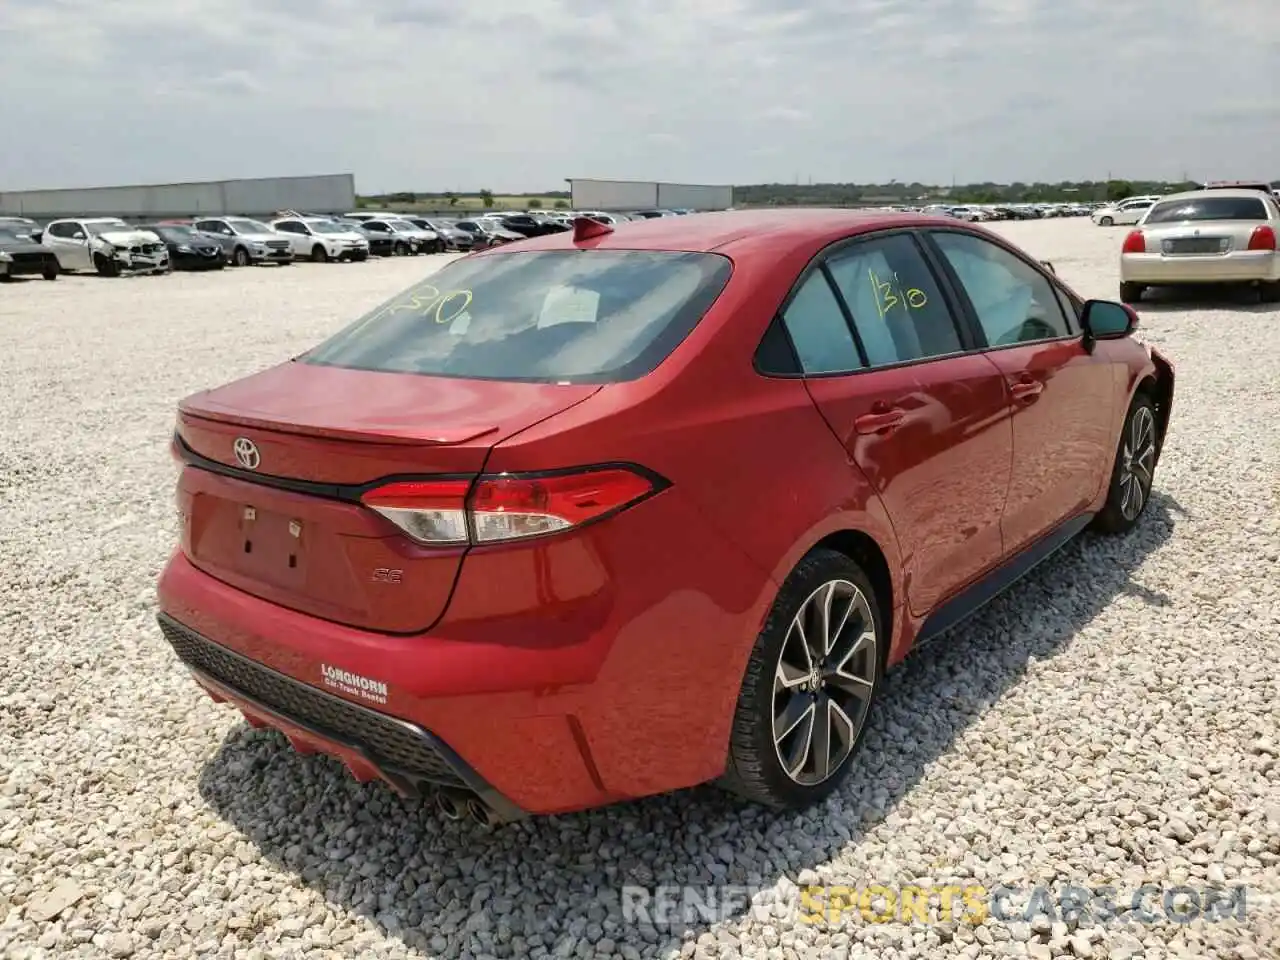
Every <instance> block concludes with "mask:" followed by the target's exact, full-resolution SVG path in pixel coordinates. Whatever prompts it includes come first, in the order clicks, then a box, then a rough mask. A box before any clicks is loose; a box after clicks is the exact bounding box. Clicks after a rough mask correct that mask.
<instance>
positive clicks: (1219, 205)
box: [1146, 197, 1267, 223]
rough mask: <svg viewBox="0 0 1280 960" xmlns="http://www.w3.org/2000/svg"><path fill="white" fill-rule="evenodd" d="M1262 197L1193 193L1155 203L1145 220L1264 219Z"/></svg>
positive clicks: (1172, 221) (1264, 206) (1264, 207)
mask: <svg viewBox="0 0 1280 960" xmlns="http://www.w3.org/2000/svg"><path fill="white" fill-rule="evenodd" d="M1266 219H1267V207H1266V204H1265V203H1264V202H1263V201H1262V198H1261V197H1196V198H1195V199H1193V200H1169V201H1166V202H1165V203H1158V204H1156V205H1155V206H1154V207H1152V208H1151V212H1150V213H1148V214H1147V221H1146V222H1147V223H1179V222H1182V221H1185V220H1266Z"/></svg>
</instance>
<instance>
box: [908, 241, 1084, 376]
mask: <svg viewBox="0 0 1280 960" xmlns="http://www.w3.org/2000/svg"><path fill="white" fill-rule="evenodd" d="M924 232H925V236H923V237H922V238H921V239H922V240H923V241H924V242H925V243H926V244H927V245H928V246H929V247H931V248H932V249H933V250H934V251H935V252H936V256H937V258H938V266H939V268H940V269H942V270H945V271H946V273H947V277H948V278H949V280H950V281H951V283H952V284H953V285H954V289H955V290H956V293H957V295H958V296H959V297H960V300H961V304H962V309H963V311H964V313H965V315H966V317H967V320H968V324H969V327H970V331H971V333H972V334H973V336H974V337H975V339H976V340H977V341H978V342H979V343H981V344H982V347H981V348H980V351H979V352H981V353H991V352H994V351H997V350H1016V349H1018V348H1019V347H1029V346H1034V345H1036V344H1042V343H1065V342H1066V341H1068V340H1080V339H1081V337H1082V334H1081V333H1079V332H1072V333H1068V334H1067V335H1066V336H1062V337H1045V338H1044V339H1042V340H1019V341H1018V342H1017V343H1001V344H992V343H989V342H988V341H987V332H986V330H984V329H983V328H982V321H981V320H980V319H979V318H978V311H977V308H976V307H974V305H973V301H972V300H970V299H969V293H968V291H966V290H965V289H964V284H963V283H962V282H961V281H960V275H959V274H958V273H956V271H955V268H954V267H953V266H951V262H950V261H949V260H947V255H946V253H945V252H944V251H943V249H942V246H941V245H940V244H939V243H938V242H937V240H935V239H934V235H935V234H940V233H957V234H960V235H961V236H966V237H970V238H972V239H974V240H978V241H985V242H987V243H989V244H991V245H992V246H993V247H997V248H998V249H1000V250H1003V251H1005V252H1006V253H1008V254H1009V255H1010V256H1011V257H1013V258H1014V259H1015V260H1020V261H1021V262H1022V263H1024V264H1025V265H1026V266H1027V267H1029V268H1030V269H1032V270H1034V271H1035V272H1036V274H1038V275H1039V276H1040V277H1042V278H1043V279H1044V281H1045V283H1047V284H1049V287H1050V289H1052V290H1053V293H1054V297H1053V299H1054V303H1055V304H1056V306H1057V308H1058V312H1059V313H1060V314H1062V319H1063V320H1064V321H1065V323H1066V327H1067V329H1068V330H1071V329H1072V327H1073V326H1076V325H1077V324H1072V323H1071V320H1070V318H1069V317H1068V315H1067V314H1066V312H1065V311H1063V309H1062V301H1061V297H1060V296H1059V294H1060V293H1061V294H1062V295H1065V296H1067V299H1069V300H1071V301H1072V303H1074V302H1075V301H1074V298H1072V297H1070V296H1069V295H1068V294H1067V292H1066V290H1065V289H1062V288H1061V284H1059V283H1057V282H1055V280H1054V278H1053V275H1052V274H1050V273H1049V272H1048V271H1047V270H1045V269H1044V267H1042V266H1041V265H1040V264H1038V263H1036V262H1035V261H1033V260H1032V259H1031V258H1030V257H1028V256H1027V255H1026V254H1023V253H1022V252H1020V251H1018V250H1016V249H1014V248H1013V247H1011V246H1010V245H1009V244H1006V243H1004V242H1003V241H1002V240H1001V238H998V237H992V236H989V235H987V234H985V233H979V232H978V231H976V230H965V229H963V228H959V229H957V228H955V227H951V226H945V227H944V226H938V227H926V228H925V231H924ZM1078 319H1079V318H1078V317H1077V320H1078Z"/></svg>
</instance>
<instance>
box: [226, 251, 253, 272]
mask: <svg viewBox="0 0 1280 960" xmlns="http://www.w3.org/2000/svg"><path fill="white" fill-rule="evenodd" d="M231 262H232V263H234V264H235V265H236V266H237V267H247V266H249V264H251V263H252V262H253V258H252V257H251V256H249V251H248V250H247V249H246V248H245V247H236V249H235V251H234V252H233V253H232V254H231Z"/></svg>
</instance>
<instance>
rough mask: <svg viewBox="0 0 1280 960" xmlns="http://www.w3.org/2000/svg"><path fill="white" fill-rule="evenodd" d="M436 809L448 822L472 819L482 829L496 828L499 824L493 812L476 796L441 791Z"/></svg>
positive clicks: (437, 798) (437, 796)
mask: <svg viewBox="0 0 1280 960" xmlns="http://www.w3.org/2000/svg"><path fill="white" fill-rule="evenodd" d="M436 808H437V809H438V810H439V811H440V814H441V815H442V816H443V817H444V818H445V819H446V820H461V819H462V818H463V817H470V818H471V819H472V820H474V821H475V822H476V823H478V824H480V825H481V826H482V827H492V826H496V825H497V824H498V822H499V821H498V817H496V816H495V815H494V813H493V811H492V810H490V809H489V808H488V807H487V806H485V805H484V803H483V802H481V800H480V798H479V797H476V796H474V795H469V794H465V793H453V792H450V791H448V790H441V791H440V792H439V793H438V794H436Z"/></svg>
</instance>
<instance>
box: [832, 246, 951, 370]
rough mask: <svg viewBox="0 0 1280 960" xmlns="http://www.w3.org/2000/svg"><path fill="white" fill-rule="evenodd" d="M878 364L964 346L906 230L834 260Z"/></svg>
mask: <svg viewBox="0 0 1280 960" xmlns="http://www.w3.org/2000/svg"><path fill="white" fill-rule="evenodd" d="M827 266H828V268H829V269H830V270H831V276H832V278H833V279H834V280H835V282H836V286H837V287H839V288H840V294H841V295H842V296H843V297H844V299H845V303H847V304H848V306H849V310H850V312H852V313H853V322H854V326H855V327H856V328H857V330H858V336H859V338H860V339H861V340H862V348H863V350H865V351H866V355H867V362H868V363H869V364H870V365H871V366H873V367H876V366H885V365H888V364H894V363H906V362H910V361H912V360H922V359H926V358H928V357H940V356H945V355H946V354H949V353H959V352H960V351H961V350H963V349H964V348H963V346H962V345H961V343H960V334H959V331H957V329H956V324H955V320H954V318H953V317H952V316H951V310H950V308H949V307H948V306H947V303H946V301H945V300H944V299H943V298H942V293H941V292H940V291H939V290H938V288H937V285H936V284H935V283H934V280H933V273H932V271H931V270H930V269H929V265H928V264H927V263H925V261H924V258H923V257H922V256H921V254H920V251H919V248H917V247H916V244H915V241H914V240H912V238H911V237H909V236H907V235H905V234H898V235H896V236H890V237H883V238H880V239H876V240H867V241H865V242H863V243H858V244H854V245H853V246H851V247H849V248H847V249H846V250H842V251H841V252H840V253H838V254H836V255H835V256H833V257H832V258H831V260H830V261H828V264H827Z"/></svg>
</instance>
